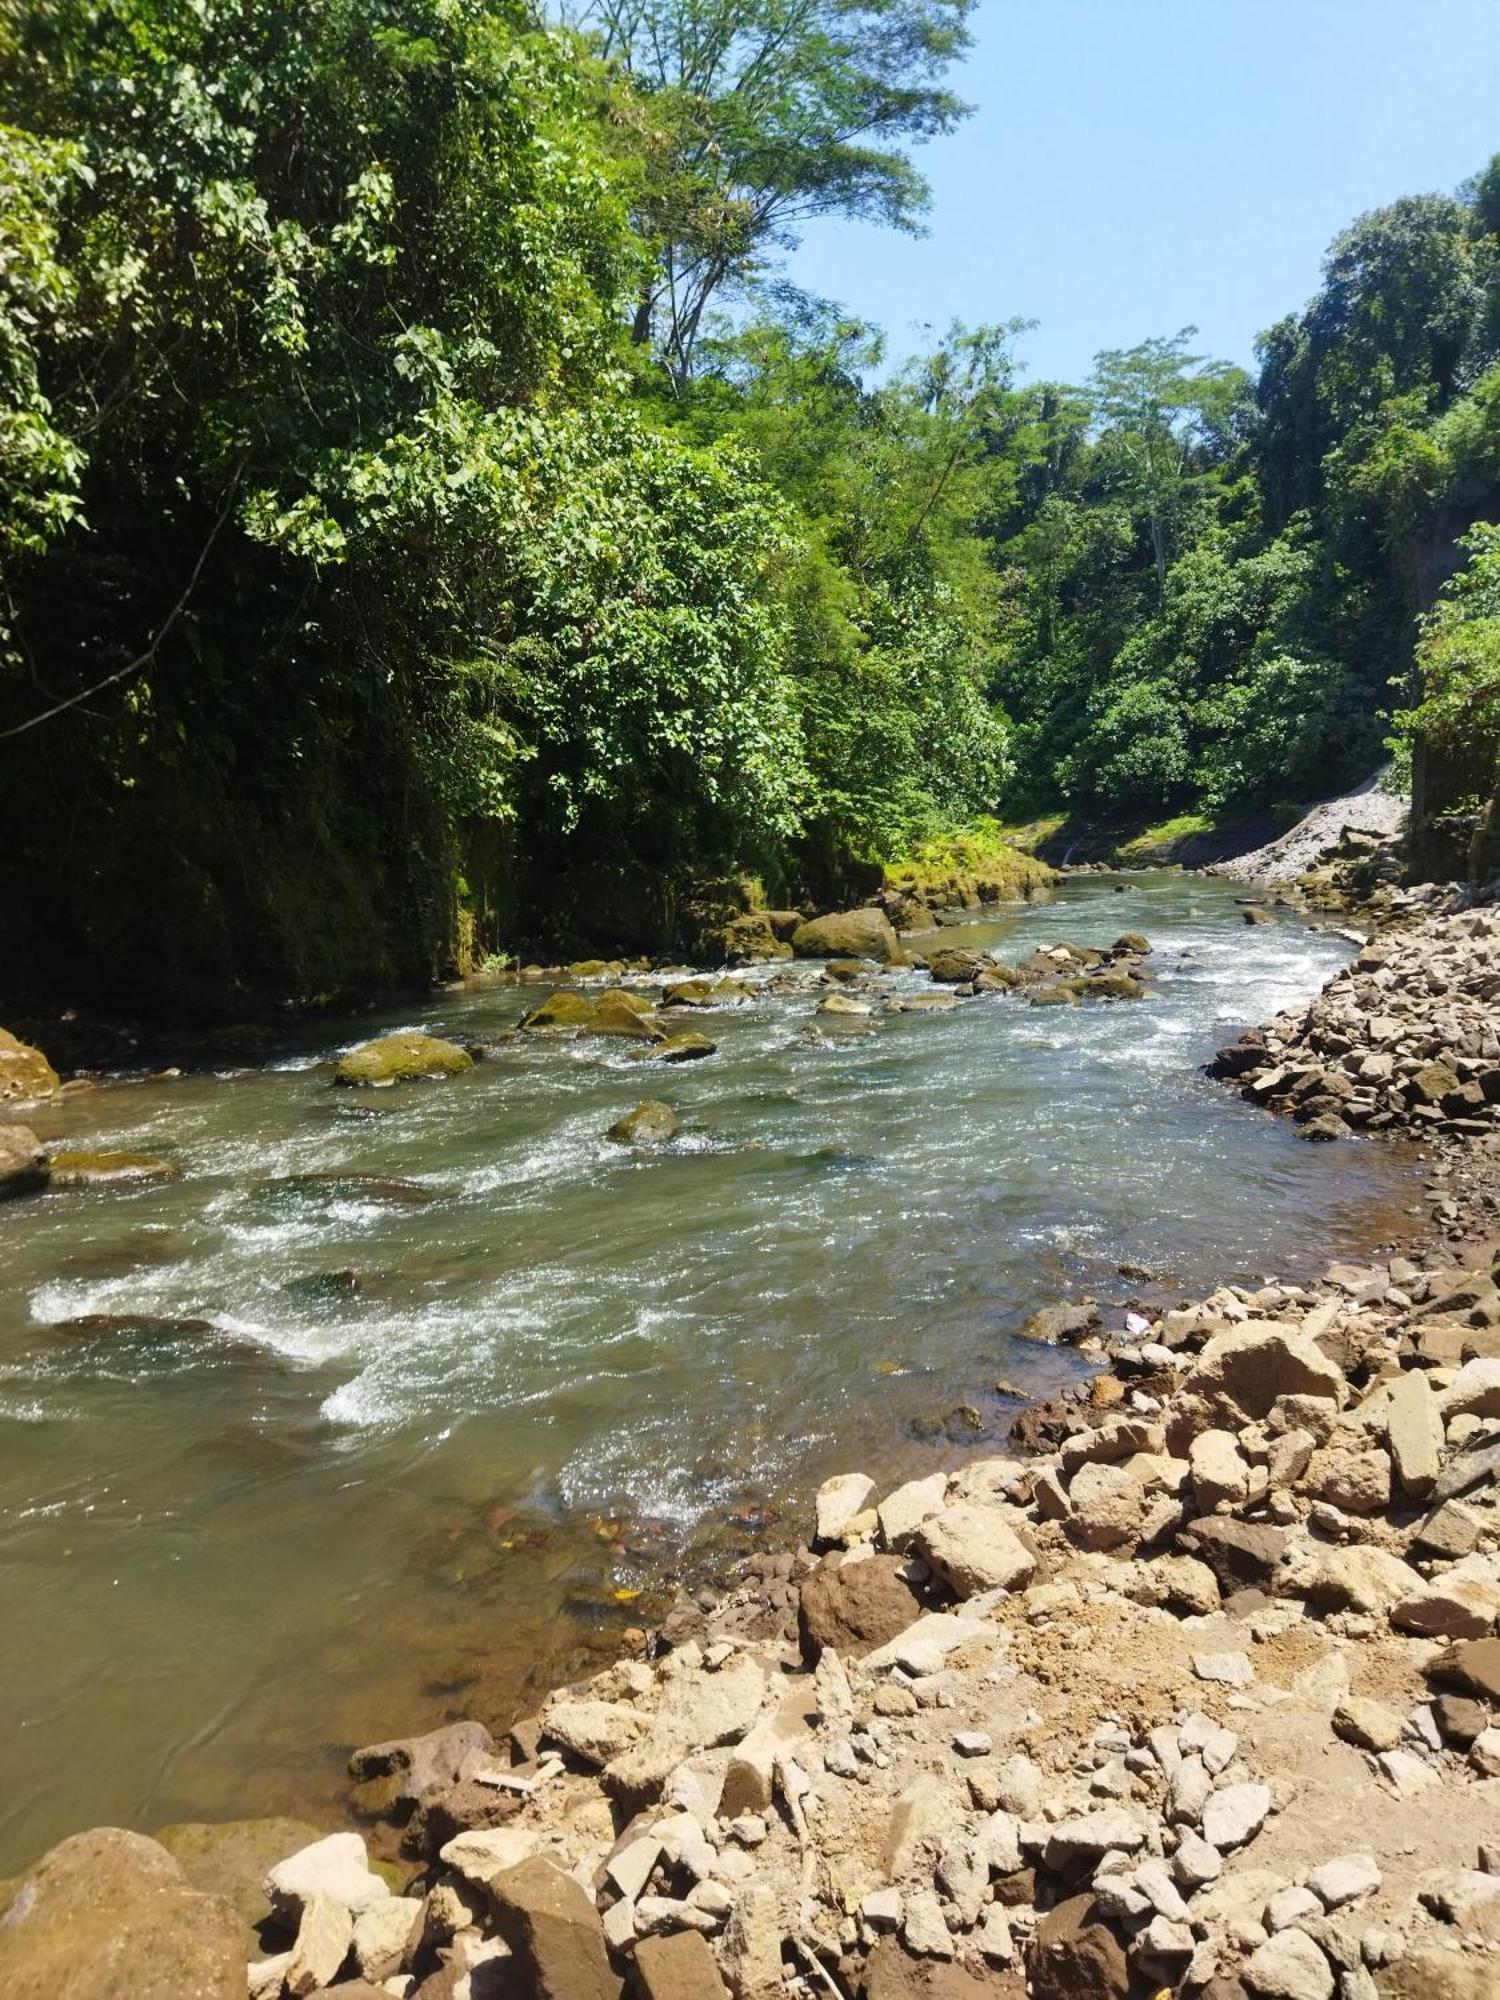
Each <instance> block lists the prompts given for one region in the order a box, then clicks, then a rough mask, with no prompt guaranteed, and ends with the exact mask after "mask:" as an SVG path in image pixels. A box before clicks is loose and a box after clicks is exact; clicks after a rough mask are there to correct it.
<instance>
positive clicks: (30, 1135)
mask: <svg viewBox="0 0 1500 2000" xmlns="http://www.w3.org/2000/svg"><path fill="white" fill-rule="evenodd" d="M46 1185H47V1149H46V1147H45V1146H44V1145H43V1144H42V1142H41V1140H40V1139H39V1138H38V1137H37V1136H36V1134H35V1132H33V1131H32V1130H31V1128H30V1126H28V1125H0V1201H5V1200H6V1199H8V1198H9V1197H10V1196H12V1195H19V1194H35V1193H37V1192H39V1191H40V1190H41V1189H42V1188H44V1187H45V1186H46Z"/></svg>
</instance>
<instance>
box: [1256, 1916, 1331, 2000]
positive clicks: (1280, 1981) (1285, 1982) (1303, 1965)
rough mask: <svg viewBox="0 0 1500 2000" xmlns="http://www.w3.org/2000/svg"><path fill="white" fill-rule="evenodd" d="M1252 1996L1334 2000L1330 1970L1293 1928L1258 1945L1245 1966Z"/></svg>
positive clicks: (1267, 1999)
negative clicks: (1254, 1994)
mask: <svg viewBox="0 0 1500 2000" xmlns="http://www.w3.org/2000/svg"><path fill="white" fill-rule="evenodd" d="M1245 1979H1246V1983H1247V1984H1248V1985H1249V1988H1250V1990H1251V1992H1252V1993H1257V1994H1261V1995H1263V1996H1264V2000H1333V1993H1334V1977H1333V1967H1332V1966H1331V1965H1330V1964H1329V1963H1328V1960H1327V1959H1326V1958H1325V1957H1324V1956H1323V1954H1322V1952H1321V1951H1320V1950H1319V1949H1318V1947H1317V1945H1315V1944H1314V1943H1313V1941H1312V1939H1311V1938H1310V1937H1309V1936H1308V1935H1307V1932H1306V1931H1303V1930H1298V1929H1296V1928H1295V1926H1294V1927H1293V1928H1292V1929H1290V1930H1284V1931H1278V1932H1277V1933H1276V1935H1275V1936H1274V1937H1270V1938H1267V1939H1266V1941H1265V1943H1264V1944H1262V1945H1257V1946H1256V1948H1255V1950H1254V1951H1253V1952H1252V1953H1251V1954H1250V1957H1249V1959H1248V1960H1247V1961H1246V1964H1245Z"/></svg>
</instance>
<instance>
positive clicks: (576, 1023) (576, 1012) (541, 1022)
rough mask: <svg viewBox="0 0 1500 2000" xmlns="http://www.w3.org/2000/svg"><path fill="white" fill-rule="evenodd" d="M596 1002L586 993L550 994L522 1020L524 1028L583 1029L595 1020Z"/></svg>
mask: <svg viewBox="0 0 1500 2000" xmlns="http://www.w3.org/2000/svg"><path fill="white" fill-rule="evenodd" d="M594 1005H595V1003H594V1001H593V1000H592V999H591V998H590V997H589V995H588V994H586V993H566V992H564V993H549V994H548V995H547V998H546V999H545V1000H543V1001H540V1002H539V1003H538V1005H536V1006H535V1007H533V1008H532V1009H531V1012H530V1013H529V1014H525V1015H523V1016H522V1018H521V1026H522V1027H523V1028H581V1027H583V1026H584V1025H585V1023H587V1022H588V1021H590V1020H592V1019H593V1014H594Z"/></svg>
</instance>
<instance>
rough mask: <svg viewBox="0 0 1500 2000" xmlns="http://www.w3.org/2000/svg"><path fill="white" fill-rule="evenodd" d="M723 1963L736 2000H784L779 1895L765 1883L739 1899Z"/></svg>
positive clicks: (727, 1932)
mask: <svg viewBox="0 0 1500 2000" xmlns="http://www.w3.org/2000/svg"><path fill="white" fill-rule="evenodd" d="M719 1963H720V1965H721V1966H722V1967H723V1968H724V1976H725V1978H726V1979H727V1980H728V1982H729V1990H730V1992H731V1993H732V1994H733V1995H734V2000H780V1995H781V1990H782V1989H781V1919H780V1917H779V1916H778V1914H777V1910H776V1898H775V1895H774V1894H773V1893H772V1891H771V1890H770V1889H768V1888H767V1887H766V1886H765V1885H764V1884H763V1883H756V1884H755V1885H754V1886H753V1887H751V1888H748V1889H746V1890H744V1891H743V1893H742V1894H740V1895H739V1896H737V1897H736V1898H735V1903H734V1908H733V1909H732V1910H731V1911H730V1912H729V1921H728V1923H727V1924H726V1925H725V1926H724V1936H723V1939H722V1941H721V1943H720V1946H719Z"/></svg>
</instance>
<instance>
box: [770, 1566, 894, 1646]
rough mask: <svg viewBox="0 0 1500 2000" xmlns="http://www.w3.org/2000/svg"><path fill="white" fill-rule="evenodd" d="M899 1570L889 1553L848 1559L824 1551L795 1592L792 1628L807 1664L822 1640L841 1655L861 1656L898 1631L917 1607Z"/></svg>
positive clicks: (883, 1642)
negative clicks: (795, 1620) (856, 1559)
mask: <svg viewBox="0 0 1500 2000" xmlns="http://www.w3.org/2000/svg"><path fill="white" fill-rule="evenodd" d="M904 1571H905V1564H904V1563H902V1562H899V1561H897V1559H896V1558H895V1557H894V1556H888V1555H873V1556H869V1557H867V1558H866V1560H865V1561H863V1562H851V1563H845V1562H843V1561H842V1559H841V1558H840V1557H839V1556H838V1555H836V1554H835V1555H831V1556H826V1557H825V1558H824V1559H823V1561H822V1562H821V1563H820V1564H819V1565H818V1567H817V1568H816V1569H815V1570H814V1571H813V1572H812V1574H811V1575H810V1576H808V1577H806V1578H805V1579H804V1580H803V1583H802V1587H801V1590H800V1592H799V1594H798V1600H797V1631H798V1636H799V1638H800V1640H801V1645H802V1656H803V1658H804V1659H805V1660H806V1661H807V1662H808V1664H809V1665H815V1664H816V1663H817V1660H818V1658H819V1656H820V1654H821V1653H822V1651H823V1649H824V1647H825V1646H827V1647H831V1648H832V1649H833V1651H834V1652H835V1653H837V1654H838V1655H839V1657H840V1658H841V1659H850V1660H858V1659H862V1658H863V1657H864V1656H865V1654H867V1653H869V1652H870V1651H872V1649H873V1648H875V1647H877V1646H883V1645H885V1644H886V1643H887V1641H888V1640H891V1639H894V1638H896V1636H897V1635H898V1634H899V1633H901V1632H904V1631H905V1630H906V1628H907V1627H908V1626H909V1625H910V1624H911V1622H912V1619H913V1618H914V1617H915V1615H916V1611H917V1601H916V1599H915V1598H914V1597H913V1596H912V1594H911V1590H910V1588H909V1586H908V1584H907V1582H906V1577H905V1574H904Z"/></svg>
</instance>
